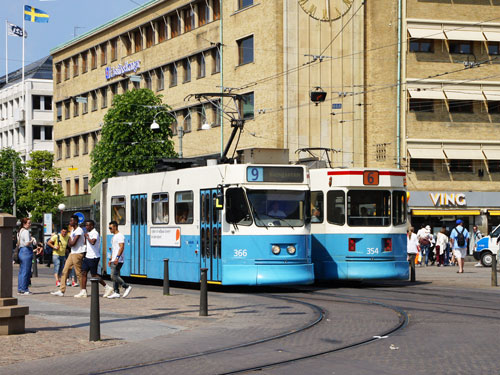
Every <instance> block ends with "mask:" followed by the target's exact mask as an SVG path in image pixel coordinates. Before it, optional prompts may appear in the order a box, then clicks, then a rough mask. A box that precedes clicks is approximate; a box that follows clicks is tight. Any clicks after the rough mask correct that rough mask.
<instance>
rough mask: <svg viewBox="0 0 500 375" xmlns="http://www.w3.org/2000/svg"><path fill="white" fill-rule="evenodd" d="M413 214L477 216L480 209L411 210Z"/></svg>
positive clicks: (479, 213)
mask: <svg viewBox="0 0 500 375" xmlns="http://www.w3.org/2000/svg"><path fill="white" fill-rule="evenodd" d="M411 213H412V215H415V216H478V215H481V211H480V210H411Z"/></svg>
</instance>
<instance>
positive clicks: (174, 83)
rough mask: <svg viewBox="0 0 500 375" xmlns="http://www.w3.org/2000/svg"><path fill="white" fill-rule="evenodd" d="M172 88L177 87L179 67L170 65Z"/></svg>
mask: <svg viewBox="0 0 500 375" xmlns="http://www.w3.org/2000/svg"><path fill="white" fill-rule="evenodd" d="M169 70H170V87H172V86H177V65H176V64H175V63H173V64H170V69H169Z"/></svg>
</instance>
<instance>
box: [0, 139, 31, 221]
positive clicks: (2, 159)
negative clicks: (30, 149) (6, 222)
mask: <svg viewBox="0 0 500 375" xmlns="http://www.w3.org/2000/svg"><path fill="white" fill-rule="evenodd" d="M13 163H14V165H15V177H16V186H19V184H20V183H22V181H23V180H24V178H25V168H24V164H23V162H22V160H21V157H20V156H19V153H18V152H16V151H14V150H13V149H12V148H4V149H2V150H0V211H1V212H7V213H9V214H12V211H13V203H14V202H13V192H12V188H13V184H12V164H13ZM16 190H17V191H16V202H17V201H18V200H19V190H18V189H16ZM16 213H17V217H21V216H25V215H26V212H23V211H20V210H19V209H18V210H17V212H16Z"/></svg>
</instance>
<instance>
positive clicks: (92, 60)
mask: <svg viewBox="0 0 500 375" xmlns="http://www.w3.org/2000/svg"><path fill="white" fill-rule="evenodd" d="M90 68H91V69H97V52H96V50H95V49H94V48H92V49H91V50H90Z"/></svg>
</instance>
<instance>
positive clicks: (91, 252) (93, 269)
mask: <svg viewBox="0 0 500 375" xmlns="http://www.w3.org/2000/svg"><path fill="white" fill-rule="evenodd" d="M85 228H86V229H87V232H86V233H85V234H84V237H85V246H86V250H87V252H86V254H85V258H83V263H82V274H81V284H80V288H81V290H80V293H78V294H76V295H75V296H74V297H75V298H86V297H87V274H88V273H89V271H90V274H91V275H92V277H94V278H98V279H99V284H101V285H102V286H103V287H104V297H107V296H109V295H110V294H111V293H113V288H111V287H110V286H108V285H106V283H105V282H104V280H103V279H102V278H101V276H100V275H99V274H98V273H97V268H98V267H99V261H100V260H101V257H100V249H101V238H100V236H99V233H98V232H97V230H96V229H95V223H94V220H87V221H86V222H85Z"/></svg>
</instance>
